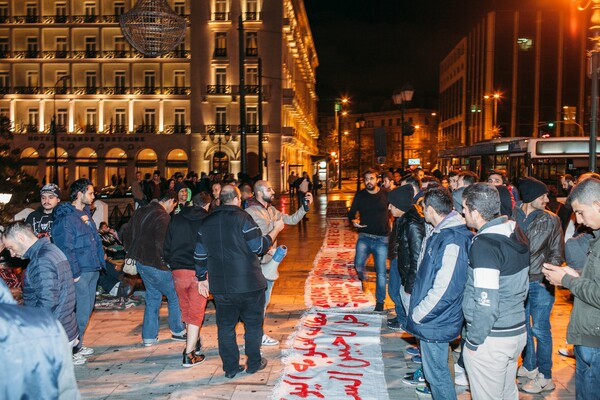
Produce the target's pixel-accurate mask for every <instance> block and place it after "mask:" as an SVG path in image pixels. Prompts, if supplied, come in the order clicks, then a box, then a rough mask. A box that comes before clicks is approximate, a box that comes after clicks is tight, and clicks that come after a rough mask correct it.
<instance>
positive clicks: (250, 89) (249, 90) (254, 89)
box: [244, 85, 260, 94]
mask: <svg viewBox="0 0 600 400" xmlns="http://www.w3.org/2000/svg"><path fill="white" fill-rule="evenodd" d="M244 89H246V94H258V93H259V92H260V86H258V85H244Z"/></svg>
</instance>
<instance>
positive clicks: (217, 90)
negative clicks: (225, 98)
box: [206, 85, 231, 94]
mask: <svg viewBox="0 0 600 400" xmlns="http://www.w3.org/2000/svg"><path fill="white" fill-rule="evenodd" d="M206 93H208V94H231V85H207V86H206Z"/></svg>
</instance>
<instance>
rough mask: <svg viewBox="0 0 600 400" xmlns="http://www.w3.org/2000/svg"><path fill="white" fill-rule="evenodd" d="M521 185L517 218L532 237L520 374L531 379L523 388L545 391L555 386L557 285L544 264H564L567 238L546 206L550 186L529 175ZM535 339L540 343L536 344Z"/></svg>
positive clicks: (558, 220) (518, 222)
mask: <svg viewBox="0 0 600 400" xmlns="http://www.w3.org/2000/svg"><path fill="white" fill-rule="evenodd" d="M519 188H520V190H521V196H522V198H523V201H522V202H519V203H517V205H516V206H515V208H514V210H513V219H514V220H515V221H516V222H517V224H518V225H519V227H520V228H521V229H522V230H523V231H524V232H525V234H526V235H527V239H528V240H529V293H528V295H527V301H526V302H525V313H526V317H525V318H526V320H527V322H528V323H527V345H526V346H525V353H524V355H523V365H521V367H520V368H519V370H518V376H520V377H525V378H528V379H530V382H528V383H526V384H525V385H523V387H522V390H524V391H525V392H528V393H541V392H543V391H549V390H554V388H555V385H554V382H553V381H552V330H551V326H550V313H551V312H552V306H553V305H554V286H553V285H551V284H550V283H549V282H548V281H547V280H546V279H545V278H544V274H543V273H542V264H543V263H545V262H547V263H550V264H554V265H561V264H562V263H563V261H564V258H563V254H564V239H563V233H562V228H561V223H560V219H559V218H558V217H557V216H556V215H555V214H553V213H551V212H550V211H547V210H546V209H545V207H546V204H547V203H548V188H547V187H546V185H545V184H544V183H542V182H540V181H538V180H537V179H534V178H527V177H526V178H521V179H520V180H519ZM530 319H531V323H529V320H530ZM534 338H535V340H536V342H537V343H534ZM536 345H537V346H536Z"/></svg>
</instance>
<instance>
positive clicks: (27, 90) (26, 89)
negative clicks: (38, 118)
mask: <svg viewBox="0 0 600 400" xmlns="http://www.w3.org/2000/svg"><path fill="white" fill-rule="evenodd" d="M14 90H15V94H41V93H42V91H41V89H40V88H39V87H36V86H15V87H14Z"/></svg>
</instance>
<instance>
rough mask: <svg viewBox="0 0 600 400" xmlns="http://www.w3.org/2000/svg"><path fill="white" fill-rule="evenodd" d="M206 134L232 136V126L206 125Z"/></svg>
mask: <svg viewBox="0 0 600 400" xmlns="http://www.w3.org/2000/svg"><path fill="white" fill-rule="evenodd" d="M206 133H208V134H209V135H211V134H213V135H214V134H215V133H217V134H226V133H228V134H231V125H206Z"/></svg>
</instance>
